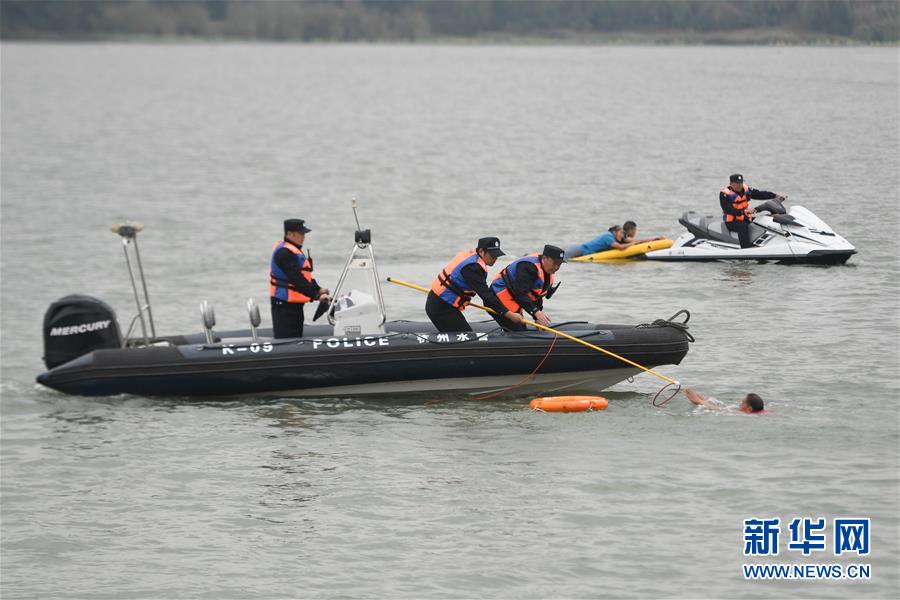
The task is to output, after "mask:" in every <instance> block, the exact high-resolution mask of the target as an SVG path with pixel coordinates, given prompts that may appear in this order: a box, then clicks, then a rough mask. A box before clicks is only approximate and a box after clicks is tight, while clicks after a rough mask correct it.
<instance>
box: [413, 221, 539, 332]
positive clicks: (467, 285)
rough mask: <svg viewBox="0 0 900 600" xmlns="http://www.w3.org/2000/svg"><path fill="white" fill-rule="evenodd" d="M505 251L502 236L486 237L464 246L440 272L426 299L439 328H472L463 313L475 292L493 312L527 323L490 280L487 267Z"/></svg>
mask: <svg viewBox="0 0 900 600" xmlns="http://www.w3.org/2000/svg"><path fill="white" fill-rule="evenodd" d="M504 254H506V253H505V252H503V250H501V249H500V240H499V239H497V238H495V237H483V238H481V239H480V240H478V244H477V245H476V246H475V248H474V249H469V250H463V251H462V252H460V253H459V254H457V255H456V256H454V257H453V258H452V259H451V260H450V262H449V263H447V265H446V266H445V267H444V268H443V269H442V270H441V272H440V273H438V276H437V277H435V279H434V281H433V282H432V283H431V291H429V292H428V298H427V299H426V300H425V314H427V315H428V318H429V319H431V322H432V323H433V324H434V326H435V327H436V328H437V330H438V331H439V332H441V333H449V332H462V331H472V327H471V326H470V325H469V322H468V321H466V318H465V317H464V316H463V314H462V313H463V311H464V310H466V307H467V306H468V305H469V303H470V302H472V299H473V298H475V294H478V295H479V296H480V297H481V299H482V301H484V305H485V306H487V307H488V308H490V309H491V310H493V311H494V314H496V315H502V317H501V318H503V319H504V320H505V321H507V322H509V323H512V324H514V325H515V326H521V327H523V328H524V327H525V322H524V321H523V320H522V317H521V315H519V314H517V313H514V312H510V311H509V310H507V309H506V307H505V306H503V303H502V302H500V300H499V299H498V298H497V296H496V294H495V293H494V292H493V291H492V290H491V288H490V287H489V286H488V284H487V272H488V267H491V266H493V265H494V263H495V262H497V258H499V257H501V256H503V255H504ZM495 318H496V317H495Z"/></svg>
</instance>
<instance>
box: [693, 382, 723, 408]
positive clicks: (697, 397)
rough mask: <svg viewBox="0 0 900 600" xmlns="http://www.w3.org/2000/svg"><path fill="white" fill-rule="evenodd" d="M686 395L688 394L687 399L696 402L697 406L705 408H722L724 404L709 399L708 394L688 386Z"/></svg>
mask: <svg viewBox="0 0 900 600" xmlns="http://www.w3.org/2000/svg"><path fill="white" fill-rule="evenodd" d="M684 395H685V396H687V399H688V400H690V401H691V402H693V403H694V404H696V405H697V406H703V407H705V408H709V409H712V410H721V408H722V405H721V404H719V403H718V402H713V401H711V400H709V399H707V397H706V396H704V395H703V394H701V393H700V392H698V391H697V390H695V389H693V388H689V387H686V388H684Z"/></svg>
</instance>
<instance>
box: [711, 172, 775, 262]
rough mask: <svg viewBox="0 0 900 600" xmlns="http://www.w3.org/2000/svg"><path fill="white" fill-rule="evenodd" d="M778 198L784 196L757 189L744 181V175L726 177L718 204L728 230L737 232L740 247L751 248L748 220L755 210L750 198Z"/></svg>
mask: <svg viewBox="0 0 900 600" xmlns="http://www.w3.org/2000/svg"><path fill="white" fill-rule="evenodd" d="M773 198H778V199H779V200H782V201H783V200H784V196H782V195H781V194H776V193H775V192H767V191H765V190H757V189H754V188H752V187H750V186H748V185H747V184H746V183H744V176H743V175H741V174H740V173H735V174H734V175H732V176H731V177H729V178H728V186H727V187H725V188H722V190H721V191H720V192H719V206H721V207H722V212H723V213H724V214H723V215H722V219H723V220H724V221H725V227H727V228H728V230H729V231H735V232H737V234H738V240H739V241H740V243H741V248H751V247H753V243H752V241H751V240H750V222H751V221H752V220H753V214H754V213H755V212H756V211H755V210H754V209H752V208H750V200H771V199H773Z"/></svg>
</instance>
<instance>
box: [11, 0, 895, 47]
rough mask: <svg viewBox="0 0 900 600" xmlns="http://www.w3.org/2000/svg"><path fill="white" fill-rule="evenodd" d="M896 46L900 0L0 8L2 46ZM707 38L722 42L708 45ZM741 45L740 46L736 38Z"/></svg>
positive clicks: (74, 2) (64, 3)
mask: <svg viewBox="0 0 900 600" xmlns="http://www.w3.org/2000/svg"><path fill="white" fill-rule="evenodd" d="M752 30H778V31H781V32H783V36H782V39H783V40H786V41H790V40H791V39H792V38H794V39H813V40H815V39H823V38H824V39H840V38H845V39H848V40H854V41H859V42H879V43H892V44H895V43H897V42H898V41H900V2H897V0H757V1H746V0H683V1H669V0H558V1H550V0H432V1H420V0H303V1H301V0H180V1H172V0H2V2H0V37H2V38H3V39H61V40H103V39H116V38H121V37H133V36H142V37H166V38H171V37H190V38H219V39H247V40H280V41H416V40H432V39H441V38H448V37H449V38H472V37H474V38H484V37H491V36H494V37H496V36H513V37H517V36H525V37H538V38H563V39H564V38H571V37H579V36H581V37H586V38H588V39H590V38H591V37H592V36H603V35H609V34H616V33H628V32H631V33H635V34H642V35H644V36H649V37H651V38H652V37H654V35H658V37H660V38H661V39H667V38H666V36H668V39H672V37H671V36H672V35H674V34H678V33H679V32H680V33H681V34H684V35H687V38H684V37H682V38H678V37H677V35H676V37H675V38H674V39H688V40H690V39H691V36H694V37H695V38H696V39H699V40H701V41H702V40H706V41H710V40H711V41H716V40H719V41H723V40H724V41H727V40H728V39H729V38H728V37H727V34H729V33H732V32H735V31H752ZM711 34H724V35H720V36H718V37H716V36H715V35H711ZM740 39H741V40H743V38H740Z"/></svg>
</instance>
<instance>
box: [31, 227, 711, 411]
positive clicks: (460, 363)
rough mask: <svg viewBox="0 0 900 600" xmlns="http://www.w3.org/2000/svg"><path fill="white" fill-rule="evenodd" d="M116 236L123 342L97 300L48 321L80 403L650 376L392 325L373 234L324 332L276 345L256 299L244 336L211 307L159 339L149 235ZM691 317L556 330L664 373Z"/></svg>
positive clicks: (48, 353) (565, 351)
mask: <svg viewBox="0 0 900 600" xmlns="http://www.w3.org/2000/svg"><path fill="white" fill-rule="evenodd" d="M113 230H114V231H115V232H116V233H118V234H119V235H120V236H121V237H122V241H123V244H124V246H125V257H126V263H127V265H128V272H129V274H130V275H131V283H132V287H133V291H134V297H135V302H136V306H137V314H136V315H135V317H134V318H133V319H132V320H131V323H130V325H129V327H128V330H127V331H126V333H125V334H124V335H121V333H120V331H121V330H120V328H119V324H118V322H117V320H116V314H115V312H114V311H113V309H112V308H111V307H110V306H109V305H107V304H106V303H104V302H103V301H101V300H98V299H96V298H92V297H90V296H81V295H72V296H66V297H64V298H61V299H60V300H58V301H56V302H54V303H53V304H52V305H51V306H50V307H49V308H48V310H47V312H46V314H45V316H44V327H43V334H44V362H45V364H46V367H47V371H46V372H44V373H42V374H40V375H39V376H38V377H37V381H38V382H39V383H40V384H42V385H44V386H47V387H49V388H52V389H54V390H58V391H61V392H64V393H67V394H78V395H83V396H111V395H118V394H137V395H142V396H164V397H180V398H184V397H191V398H194V397H196V398H198V399H206V400H208V399H210V398H211V397H223V398H229V397H235V396H250V397H254V398H266V397H323V396H327V397H334V396H345V395H349V396H359V395H372V394H399V393H406V392H442V391H451V392H457V393H463V394H473V395H476V394H494V393H498V392H502V391H503V390H506V389H507V388H511V387H512V388H515V389H516V392H517V393H524V392H540V393H544V394H546V393H550V392H556V391H561V390H565V391H567V392H573V393H574V392H596V391H599V390H602V389H603V388H606V387H609V386H611V385H613V384H615V383H618V382H620V381H622V380H624V379H626V378H629V377H631V376H633V375H636V374H637V373H639V372H640V370H639V369H636V368H634V367H632V366H630V365H628V364H625V363H623V362H622V361H620V360H618V359H615V358H612V357H611V356H608V355H605V354H601V353H599V352H596V351H594V350H592V349H590V348H588V347H585V346H583V345H581V344H579V343H576V342H573V341H570V340H567V339H565V338H563V337H560V336H555V335H554V334H549V333H544V332H538V331H526V332H507V331H504V330H502V329H500V328H499V327H498V326H497V324H496V323H495V322H494V321H489V322H482V323H478V324H476V325H474V330H475V331H473V332H459V333H438V332H437V331H436V330H435V328H434V326H433V325H432V324H431V323H430V322H414V321H388V320H387V318H386V312H385V308H384V300H383V298H382V294H381V287H380V282H381V279H380V278H379V277H378V271H377V268H376V265H375V255H374V252H373V250H372V245H371V233H370V232H369V230H365V231H362V230H357V231H356V234H355V242H354V245H353V249H352V251H351V253H350V257H349V259H348V260H347V263H346V266H345V267H344V270H343V271H342V273H341V277H340V279H339V281H338V284H337V286H336V287H335V291H334V294H333V296H332V300H331V304H330V305H328V306H327V310H326V311H325V314H326V315H327V317H328V319H327V321H328V323H327V324H324V323H323V324H313V323H307V324H306V326H305V328H304V336H303V337H302V338H297V339H273V338H272V333H271V329H266V328H260V325H261V318H260V311H259V307H258V305H257V304H256V303H255V302H254V301H253V300H252V299H251V300H249V301H248V302H247V305H246V308H247V314H248V317H249V327H248V328H247V329H246V330H241V331H215V329H214V327H215V311H214V309H213V307H212V306H211V305H210V304H209V303H208V302H204V303H202V304H201V310H200V312H201V317H202V323H203V327H202V330H200V331H199V332H197V333H192V334H185V335H161V336H158V335H157V334H156V328H155V325H154V322H153V315H152V311H151V308H150V302H149V297H148V295H147V286H146V280H145V279H144V275H143V269H142V268H141V266H140V254H139V252H138V250H137V233H138V232H139V231H140V230H141V225H140V224H137V223H124V224H121V225H117V226H115V227H114V228H113ZM129 249H132V250H131V252H129ZM130 254H134V255H135V261H136V264H137V269H136V270H137V272H138V275H139V279H140V283H141V285H140V286H138V285H137V283H136V281H135V275H134V271H135V269H133V268H132V261H131V259H130ZM684 314H685V315H686V317H685V318H684V320H683V321H681V322H675V321H674V318H673V319H669V320H657V321H656V322H653V323H649V324H644V325H604V324H594V323H588V322H583V321H573V322H569V323H564V324H561V325H558V326H557V327H558V328H559V329H560V330H562V331H564V332H566V333H567V334H569V335H571V336H573V337H577V338H579V339H583V340H585V341H588V342H590V343H592V344H595V345H598V346H601V347H603V348H606V349H608V350H609V351H611V352H614V353H616V354H619V355H621V356H622V357H625V358H628V359H629V360H631V361H633V362H635V363H638V364H640V365H647V366H650V367H655V366H660V365H669V364H672V365H674V364H678V363H680V362H681V360H682V359H683V358H684V357H685V355H686V354H687V351H688V342H689V341H692V340H693V338H691V336H690V334H689V333H688V332H687V326H686V325H685V323H686V322H687V319H688V318H689V315H687V313H686V312H685V313H684ZM138 324H139V328H138V327H137V325H138Z"/></svg>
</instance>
